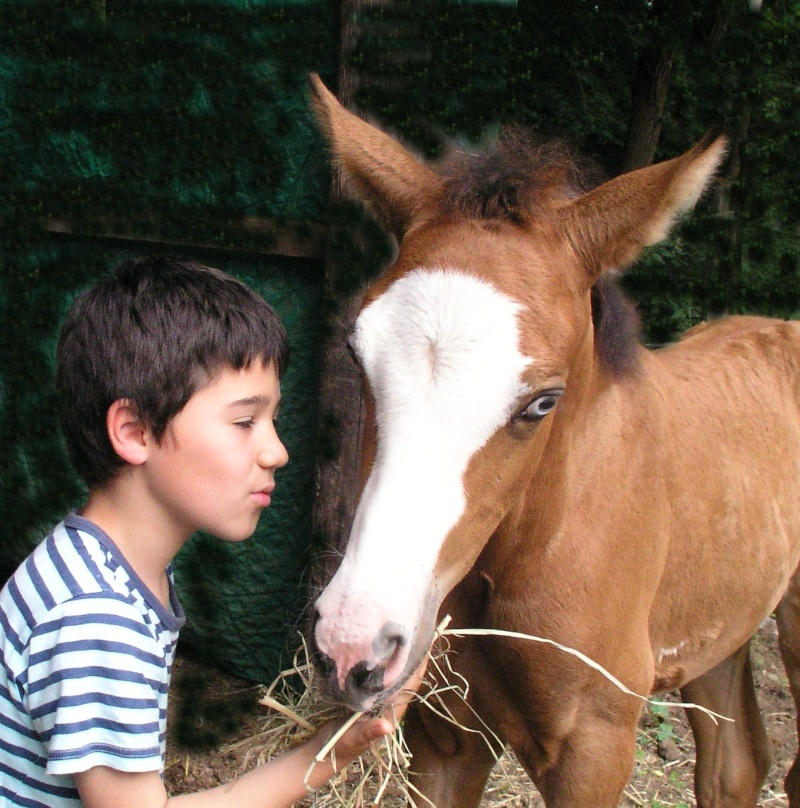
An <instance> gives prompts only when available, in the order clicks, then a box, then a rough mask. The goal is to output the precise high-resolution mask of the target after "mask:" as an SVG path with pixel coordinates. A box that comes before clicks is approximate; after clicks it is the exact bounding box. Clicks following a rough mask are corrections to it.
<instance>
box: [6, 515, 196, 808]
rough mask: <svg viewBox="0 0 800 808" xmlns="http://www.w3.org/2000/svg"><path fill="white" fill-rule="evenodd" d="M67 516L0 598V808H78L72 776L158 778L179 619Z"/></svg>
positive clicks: (92, 533) (107, 546) (103, 540)
mask: <svg viewBox="0 0 800 808" xmlns="http://www.w3.org/2000/svg"><path fill="white" fill-rule="evenodd" d="M170 600H171V608H170V609H166V608H164V606H163V605H162V604H161V603H160V602H159V600H158V599H157V598H156V597H155V596H154V595H153V594H152V593H151V592H150V591H149V590H148V589H147V587H146V586H145V585H144V584H143V583H142V581H141V580H140V579H139V577H138V576H137V575H136V573H135V572H134V571H133V569H132V568H131V567H130V566H129V565H128V563H127V562H126V561H125V559H124V558H123V556H122V554H121V553H120V551H119V550H118V548H117V547H116V546H115V545H114V543H113V541H111V539H110V538H109V537H108V536H107V535H106V534H105V533H103V531H101V530H100V529H99V528H98V527H97V526H96V525H94V524H92V523H91V522H88V521H87V520H85V519H82V518H81V517H79V516H76V515H74V514H73V515H70V516H69V517H67V519H65V520H64V522H62V523H61V524H60V525H58V526H57V527H56V528H55V529H54V530H53V532H52V533H51V534H50V536H48V537H47V539H45V540H44V541H43V542H42V543H41V544H40V545H39V546H38V547H37V548H36V550H34V552H33V553H32V554H31V555H30V556H29V557H28V558H27V560H26V561H25V562H24V563H23V564H22V565H21V566H20V568H19V569H18V570H17V571H16V573H15V574H14V575H13V576H12V577H11V579H10V580H9V581H8V583H7V584H6V586H5V587H4V588H3V590H2V592H0V654H1V655H2V665H1V666H0V807H1V806H4V805H19V806H36V808H39V807H40V806H47V808H62V806H75V808H78V806H80V804H81V803H80V800H79V799H78V794H77V791H76V790H75V785H74V780H73V777H72V775H73V774H74V773H75V772H80V771H85V770H87V769H90V768H92V767H93V766H101V765H102V766H109V767H111V768H114V769H118V770H121V771H129V772H141V771H153V770H159V771H162V770H163V766H164V755H165V751H166V723H167V695H168V690H169V679H170V673H171V670H172V662H173V659H174V654H175V644H176V642H177V639H178V631H179V629H180V627H181V625H182V624H183V621H184V617H183V611H182V609H181V607H180V604H179V603H178V600H177V597H176V596H175V592H174V588H173V586H172V579H171V576H170Z"/></svg>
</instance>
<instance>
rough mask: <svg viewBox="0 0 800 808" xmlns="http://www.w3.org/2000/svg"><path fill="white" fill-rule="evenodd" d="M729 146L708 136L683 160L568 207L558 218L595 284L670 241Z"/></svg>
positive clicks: (626, 177)
mask: <svg viewBox="0 0 800 808" xmlns="http://www.w3.org/2000/svg"><path fill="white" fill-rule="evenodd" d="M726 147H727V140H726V138H725V137H724V136H710V135H708V136H706V137H705V138H704V139H703V140H702V141H700V143H698V144H697V145H696V146H694V148H692V149H690V150H689V151H688V152H686V153H685V154H683V155H681V156H680V157H676V158H674V159H673V160H668V161H666V162H663V163H656V164H655V165H651V166H647V167H646V168H640V169H638V170H636V171H631V172H630V173H628V174H623V175H622V176H620V177H617V178H616V179H613V180H611V181H610V182H607V183H604V184H603V185H601V186H599V187H598V188H595V189H594V190H593V191H590V192H589V193H587V194H584V195H583V196H581V197H578V198H577V199H576V200H574V201H573V202H570V203H569V204H567V205H565V206H564V207H563V208H562V209H561V210H560V211H559V214H560V216H561V220H562V223H563V225H564V228H565V230H566V234H567V237H568V238H569V239H570V240H571V241H572V244H573V246H574V247H575V249H576V250H577V251H578V253H579V254H580V255H581V256H582V258H583V259H584V262H585V264H586V267H587V270H588V272H589V275H590V281H593V280H594V278H595V277H597V275H599V274H600V273H601V272H603V271H605V270H608V269H622V268H624V267H625V266H627V265H628V264H630V263H632V262H633V261H634V260H635V259H636V258H637V257H638V256H639V254H640V253H641V251H642V250H643V249H644V248H645V247H647V246H649V245H651V244H656V243H657V242H659V241H661V240H662V239H664V238H666V236H667V234H668V233H669V231H670V228H671V227H672V225H673V223H674V222H675V219H676V218H677V217H678V216H679V215H680V214H681V213H683V212H684V211H687V210H689V209H690V208H691V207H693V206H694V204H695V202H697V200H698V198H699V197H700V194H702V192H703V190H704V189H705V188H706V186H707V185H708V183H709V181H710V180H711V177H712V176H713V174H714V172H715V171H716V170H717V167H718V166H719V164H720V162H721V161H722V159H723V157H724V156H725V152H726Z"/></svg>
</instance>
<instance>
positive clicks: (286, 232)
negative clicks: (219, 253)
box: [41, 216, 328, 260]
mask: <svg viewBox="0 0 800 808" xmlns="http://www.w3.org/2000/svg"><path fill="white" fill-rule="evenodd" d="M189 224H190V225H191V226H190V227H187V231H192V230H194V231H196V230H198V229H199V227H198V226H197V223H189ZM41 226H42V228H43V229H44V230H48V231H49V232H51V233H69V234H71V235H79V236H91V237H93V238H113V239H122V240H125V241H138V242H149V243H154V244H171V245H176V246H181V247H203V248H211V249H215V250H235V251H236V252H252V253H261V254H266V255H282V256H289V257H292V258H311V259H318V260H321V259H323V258H324V257H325V254H326V251H327V233H328V228H327V226H326V225H324V224H321V223H319V222H311V221H305V220H296V219H272V218H266V217H258V216H248V217H246V218H244V219H241V220H240V221H236V222H226V223H222V224H217V223H210V224H209V225H208V227H207V228H206V229H207V230H208V231H210V232H213V233H214V238H213V239H212V238H209V239H198V238H192V237H191V236H188V237H186V236H176V235H174V234H172V233H169V232H165V231H163V230H162V229H161V228H160V227H159V225H158V223H157V222H155V221H151V220H149V219H141V220H139V221H138V222H137V221H136V220H135V219H126V220H125V222H124V224H123V223H120V222H112V221H109V220H106V219H103V218H101V217H97V218H92V219H89V220H85V219H82V220H80V221H79V222H78V221H75V220H72V219H70V218H68V217H59V218H50V219H46V220H43V221H42V222H41Z"/></svg>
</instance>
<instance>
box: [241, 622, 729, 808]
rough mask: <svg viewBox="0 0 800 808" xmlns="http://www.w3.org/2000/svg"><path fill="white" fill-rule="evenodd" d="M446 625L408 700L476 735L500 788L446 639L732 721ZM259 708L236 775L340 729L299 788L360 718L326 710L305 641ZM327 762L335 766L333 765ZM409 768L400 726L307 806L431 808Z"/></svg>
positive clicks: (491, 738)
mask: <svg viewBox="0 0 800 808" xmlns="http://www.w3.org/2000/svg"><path fill="white" fill-rule="evenodd" d="M449 622H450V618H449V617H447V618H445V620H443V621H442V623H441V624H440V625H439V626H438V628H437V630H436V634H435V638H434V643H433V647H432V649H431V652H430V654H429V657H428V673H429V674H430V676H426V679H425V682H424V684H423V686H422V687H421V688H420V690H421V691H422V692H421V693H418V694H416V695H415V700H416V701H418V702H419V703H420V704H421V705H424V706H425V707H426V708H427V709H429V710H431V711H432V712H434V713H435V714H436V715H437V716H439V717H440V718H442V719H443V720H444V721H447V722H448V723H451V724H453V725H454V726H457V727H459V728H460V729H462V730H464V731H466V732H471V733H477V734H479V735H481V737H482V738H483V740H484V741H485V742H486V744H487V746H488V748H489V749H490V750H491V752H492V755H493V756H494V758H495V761H496V762H497V763H498V764H499V769H500V776H501V777H502V778H503V779H505V780H506V781H507V782H508V783H511V782H513V781H512V777H511V774H510V773H508V772H507V770H506V766H505V763H506V761H505V759H504V744H503V742H502V741H501V739H500V738H498V737H497V735H495V733H494V732H493V731H492V730H491V729H490V728H489V726H488V725H487V724H486V723H485V722H484V721H483V719H482V718H481V717H480V716H479V715H478V714H477V713H476V712H475V711H474V709H473V708H472V707H471V705H470V704H469V702H468V700H467V697H468V694H469V683H468V682H467V680H466V679H464V677H463V676H461V675H460V674H459V673H457V672H456V671H455V670H454V669H453V667H452V666H451V664H450V643H449V639H448V638H449V637H451V636H459V637H460V636H500V637H508V638H513V639H520V640H526V641H532V642H540V643H546V644H548V645H552V646H554V647H556V648H558V649H559V650H561V651H563V652H564V653H567V654H571V655H572V656H575V657H577V658H578V659H580V660H581V661H582V662H584V663H585V664H586V665H588V666H589V667H591V668H592V669H593V670H596V671H597V672H598V673H600V674H601V675H602V676H604V677H605V678H606V679H608V680H609V681H610V682H611V683H612V684H614V685H615V686H616V687H618V688H619V689H620V690H622V692H624V693H627V694H628V695H630V696H633V697H635V698H638V699H641V700H642V701H644V702H646V703H648V704H651V705H664V706H667V707H670V708H672V707H683V708H690V709H698V710H701V711H702V712H704V713H706V714H707V715H709V716H710V717H711V719H712V720H713V721H714V722H715V723H716V722H717V720H724V721H731V720H732V719H730V718H727V717H726V716H722V715H719V714H718V713H714V712H712V711H711V710H708V709H706V708H705V707H702V706H701V705H697V704H687V703H681V702H677V703H676V702H660V701H656V700H653V699H650V698H648V697H647V696H643V695H640V694H639V693H636V692H634V691H632V690H630V689H629V688H628V687H626V686H625V685H624V684H623V683H622V682H620V681H619V680H618V679H617V678H616V677H614V676H613V675H612V674H611V673H609V672H608V671H607V670H605V669H604V668H603V667H602V666H601V665H599V664H598V663H597V662H595V661H594V660H592V659H590V658H589V657H587V656H586V655H585V654H582V653H581V652H580V651H576V650H575V649H573V648H570V647H568V646H565V645H561V644H560V643H557V642H555V641H553V640H549V639H546V638H542V637H536V636H533V635H528V634H520V633H517V632H509V631H502V630H499V629H449V628H448V627H447V626H448V624H449ZM431 677H433V678H435V679H436V680H437V682H433V681H431ZM449 695H455V696H456V697H457V698H458V699H459V700H460V701H461V702H463V704H464V705H466V706H467V708H468V710H469V711H470V713H471V714H472V716H473V717H474V719H475V721H476V725H477V726H479V727H480V729H475V728H473V727H466V726H464V725H463V724H462V723H460V722H459V721H458V720H457V719H456V717H455V716H454V715H453V713H452V712H451V710H450V709H449V708H448V707H447V704H446V703H445V699H444V697H445V696H449ZM259 703H260V704H262V705H264V706H266V707H268V708H270V710H271V711H272V712H271V714H270V715H269V716H268V717H267V719H266V722H265V725H264V728H263V730H262V731H261V732H260V733H258V735H256V736H252V737H250V738H247V739H245V740H243V741H240V742H239V743H238V744H234V745H233V746H231V747H229V748H228V749H227V750H225V751H231V750H233V749H235V748H236V747H237V746H240V745H244V744H248V745H252V744H255V745H254V746H252V748H251V749H250V750H249V751H248V752H247V754H246V755H245V756H244V759H243V761H242V765H241V771H245V770H246V769H247V768H249V767H251V766H252V765H253V764H257V765H260V764H262V763H264V762H266V761H267V760H270V759H271V758H273V757H275V756H277V755H279V754H281V753H283V752H286V751H288V750H290V749H293V748H294V747H296V746H298V745H300V744H302V743H305V742H306V741H308V740H309V739H310V738H311V737H312V736H313V735H314V734H315V733H316V732H317V731H318V730H319V729H320V728H321V727H322V726H323V725H324V724H326V723H328V722H329V721H332V720H338V721H344V722H345V723H344V725H343V726H342V728H341V729H340V730H339V731H338V732H337V733H336V735H334V737H332V738H331V739H330V741H329V742H328V743H327V744H326V745H325V746H324V747H323V749H321V750H320V752H319V753H318V755H317V756H316V758H315V761H314V762H313V763H312V765H311V767H310V768H309V770H308V772H307V773H306V783H307V782H308V777H309V775H310V773H311V771H312V770H313V767H314V766H315V765H316V764H317V763H318V762H320V761H322V760H324V759H325V758H326V757H327V756H328V755H329V754H330V753H331V751H332V749H333V746H334V745H335V743H336V741H337V740H338V738H339V737H340V736H341V734H342V733H344V732H345V731H346V729H347V728H348V727H349V726H350V725H351V724H352V723H353V722H355V721H357V720H358V719H359V718H360V717H361V716H362V715H363V713H354V714H353V713H350V711H348V710H346V708H344V707H342V706H341V705H336V704H333V703H331V701H330V700H329V697H328V696H327V694H326V692H325V689H324V686H323V684H322V682H320V681H319V676H318V674H317V673H316V670H315V668H314V666H313V664H312V663H311V662H310V661H309V654H308V648H307V646H306V644H305V640H303V642H302V646H301V648H299V649H298V651H297V652H296V654H295V658H294V660H293V664H292V667H291V668H288V669H287V670H285V671H282V672H281V673H280V674H279V675H278V676H277V677H276V678H275V680H274V681H273V682H272V684H271V685H270V686H269V687H268V688H265V689H263V692H262V694H261V697H260V699H259ZM395 723H396V722H395ZM333 763H334V767H335V760H333ZM412 763H413V761H412V756H411V752H410V751H409V749H408V746H407V745H406V742H405V739H404V736H403V730H402V724H400V725H399V726H398V727H397V731H396V732H395V734H394V735H389V736H386V737H384V738H383V739H381V740H380V741H377V742H375V743H373V744H372V746H371V748H370V750H369V751H368V752H367V753H366V754H364V755H363V756H362V757H361V758H360V759H359V760H357V761H356V762H354V763H352V764H350V766H348V767H345V768H344V769H342V771H340V772H339V773H338V774H336V775H335V776H334V777H333V778H332V779H331V780H330V781H329V782H328V783H327V784H326V785H325V786H323V787H321V788H319V789H316V790H315V791H314V792H313V805H314V806H316V808H328V806H330V807H331V808H361V806H364V805H370V804H372V805H379V804H383V805H384V806H385V808H395V806H398V808H399V806H400V805H407V804H411V805H412V806H418V802H417V800H420V801H421V804H425V806H426V808H427V806H432V803H430V801H429V800H428V799H427V798H426V797H425V796H424V795H422V794H421V793H420V792H419V791H418V790H417V789H416V788H415V787H414V786H413V784H412V783H411V782H410V781H409V778H408V774H409V770H410V767H411V765H412ZM512 765H513V764H512ZM387 803H388V804H387ZM433 808H435V806H433Z"/></svg>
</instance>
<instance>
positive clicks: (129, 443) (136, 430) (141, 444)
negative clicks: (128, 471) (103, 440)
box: [106, 398, 149, 466]
mask: <svg viewBox="0 0 800 808" xmlns="http://www.w3.org/2000/svg"><path fill="white" fill-rule="evenodd" d="M106 429H107V430H108V439H109V440H110V441H111V445H112V446H113V447H114V451H115V452H116V453H117V454H118V455H119V456H120V457H121V458H122V459H123V460H124V461H125V462H126V463H130V464H131V465H132V466H139V465H141V464H142V463H144V461H145V460H147V455H148V450H149V441H148V430H147V427H146V426H145V425H144V423H143V422H142V420H141V419H140V418H139V415H138V413H137V412H136V408H135V407H134V406H133V405H132V404H131V402H130V400H129V399H127V398H120V399H117V400H116V401H115V402H114V403H113V404H112V405H111V406H110V407H109V408H108V413H107V414H106Z"/></svg>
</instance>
